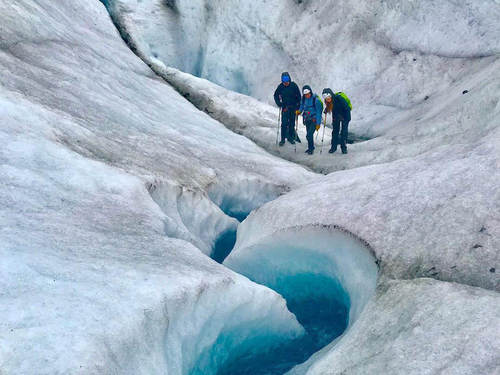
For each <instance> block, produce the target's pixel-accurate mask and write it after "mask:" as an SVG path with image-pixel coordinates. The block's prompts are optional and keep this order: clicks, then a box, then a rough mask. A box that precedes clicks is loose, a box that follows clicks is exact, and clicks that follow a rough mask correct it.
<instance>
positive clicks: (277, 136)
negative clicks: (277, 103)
mask: <svg viewBox="0 0 500 375" xmlns="http://www.w3.org/2000/svg"><path fill="white" fill-rule="evenodd" d="M280 127H281V108H280V111H279V114H278V131H277V132H276V147H278V142H279V138H280Z"/></svg>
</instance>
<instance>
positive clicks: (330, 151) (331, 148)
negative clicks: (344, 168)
mask: <svg viewBox="0 0 500 375" xmlns="http://www.w3.org/2000/svg"><path fill="white" fill-rule="evenodd" d="M335 151H337V147H333V146H332V147H330V149H329V150H328V153H329V154H333V153H334V152H335Z"/></svg>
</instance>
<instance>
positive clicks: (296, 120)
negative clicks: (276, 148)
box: [293, 114, 299, 153]
mask: <svg viewBox="0 0 500 375" xmlns="http://www.w3.org/2000/svg"><path fill="white" fill-rule="evenodd" d="M298 124H299V116H298V115H297V114H295V135H294V137H293V138H294V140H293V141H294V142H295V144H294V146H295V150H294V152H295V153H297V125H298Z"/></svg>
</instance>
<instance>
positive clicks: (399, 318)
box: [289, 279, 500, 375]
mask: <svg viewBox="0 0 500 375" xmlns="http://www.w3.org/2000/svg"><path fill="white" fill-rule="evenodd" d="M498 303H499V295H498V293H495V292H491V291H486V290H484V289H480V288H471V287H468V286H464V285H459V284H454V283H445V282H439V281H436V280H432V279H415V280H405V281H391V282H389V283H387V284H384V285H381V286H380V287H379V288H378V289H377V294H376V296H375V298H374V299H373V300H372V301H370V303H368V305H367V306H366V308H365V311H364V312H363V314H362V315H361V316H360V318H359V319H358V321H357V322H356V324H355V325H354V326H353V327H352V328H351V329H350V331H349V334H347V335H345V336H344V337H343V339H342V340H340V341H339V342H338V343H337V345H336V346H335V348H334V349H333V350H331V351H329V352H327V353H324V352H323V353H320V354H319V355H318V356H316V358H315V362H314V363H307V364H306V365H304V366H298V367H297V368H295V369H294V370H293V371H291V372H290V373H289V375H300V374H308V375H316V374H323V375H325V374H328V375H333V374H342V373H347V374H353V375H361V374H409V375H422V374H425V375H427V374H450V375H474V374H491V375H494V374H498V372H499V370H500V362H499V360H498V351H499V350H500V344H499V341H498V337H500V328H499V327H500V315H499V314H498ZM309 366H310V367H309Z"/></svg>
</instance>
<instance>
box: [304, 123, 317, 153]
mask: <svg viewBox="0 0 500 375" xmlns="http://www.w3.org/2000/svg"><path fill="white" fill-rule="evenodd" d="M306 129H307V149H308V150H309V151H310V152H311V153H312V151H314V131H315V130H316V124H314V123H313V122H312V121H308V122H307V123H306Z"/></svg>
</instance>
